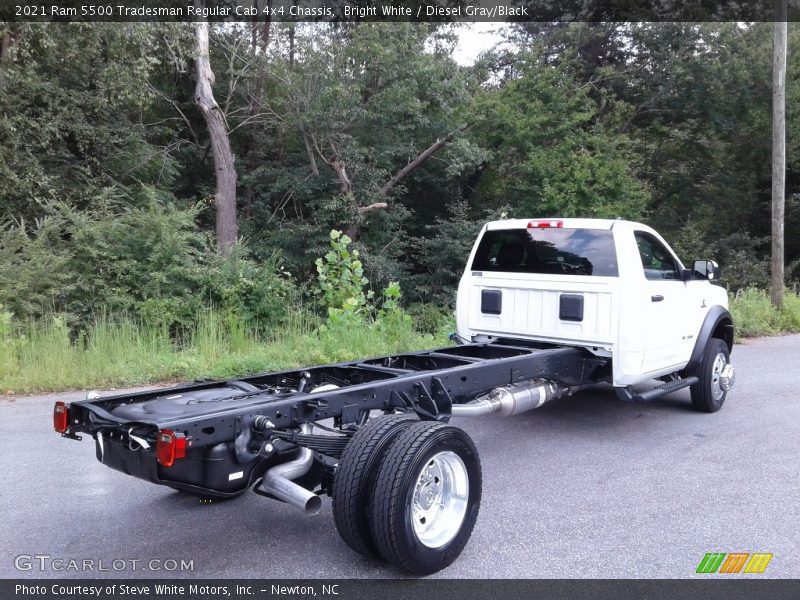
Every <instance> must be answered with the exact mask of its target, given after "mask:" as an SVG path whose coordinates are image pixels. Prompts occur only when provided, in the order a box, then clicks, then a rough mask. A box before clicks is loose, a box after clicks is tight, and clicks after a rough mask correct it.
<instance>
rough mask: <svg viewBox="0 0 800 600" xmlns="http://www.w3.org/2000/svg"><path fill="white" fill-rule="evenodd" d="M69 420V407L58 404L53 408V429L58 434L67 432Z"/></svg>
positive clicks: (61, 403)
mask: <svg viewBox="0 0 800 600" xmlns="http://www.w3.org/2000/svg"><path fill="white" fill-rule="evenodd" d="M68 420H69V410H67V405H66V404H64V403H63V402H56V405H55V406H54V407H53V429H55V430H56V431H57V432H58V433H64V432H65V431H66V430H67V422H68Z"/></svg>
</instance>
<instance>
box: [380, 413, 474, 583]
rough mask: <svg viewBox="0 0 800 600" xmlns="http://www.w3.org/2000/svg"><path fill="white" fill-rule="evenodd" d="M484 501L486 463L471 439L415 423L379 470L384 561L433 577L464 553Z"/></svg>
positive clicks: (447, 428)
mask: <svg viewBox="0 0 800 600" xmlns="http://www.w3.org/2000/svg"><path fill="white" fill-rule="evenodd" d="M480 502H481V463H480V459H479V457H478V452H477V450H476V449H475V445H474V444H473V443H472V440H471V439H470V438H469V436H468V435H467V434H466V433H465V432H464V431H462V430H461V429H458V428H457V427H453V426H451V425H445V424H443V423H435V422H431V421H423V422H419V423H414V424H413V425H411V426H409V427H408V428H407V429H406V430H405V431H403V433H401V434H400V436H399V437H398V438H397V440H396V441H395V443H394V444H393V445H392V448H391V449H390V450H389V452H388V453H387V454H386V456H385V457H384V459H383V462H382V463H381V467H380V470H379V471H378V477H377V481H376V485H375V495H374V499H373V503H372V507H371V508H372V511H371V512H372V514H371V522H370V529H371V531H372V537H373V539H374V541H375V545H376V547H377V548H378V551H379V553H380V555H381V556H382V557H383V559H384V560H386V561H387V562H389V563H391V564H393V565H395V566H396V567H398V568H400V569H403V570H405V571H408V572H409V573H413V574H415V575H429V574H431V573H435V572H436V571H440V570H441V569H444V568H445V567H447V566H448V565H450V564H451V563H452V562H453V561H454V560H455V559H456V558H458V556H459V554H461V551H462V550H463V549H464V546H465V545H466V544H467V541H468V540H469V538H470V535H471V534H472V529H473V527H474V526H475V521H476V520H477V518H478V510H479V508H480Z"/></svg>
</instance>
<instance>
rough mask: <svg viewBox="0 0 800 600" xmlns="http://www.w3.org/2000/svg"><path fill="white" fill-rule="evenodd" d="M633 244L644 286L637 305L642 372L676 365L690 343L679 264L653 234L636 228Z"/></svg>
mask: <svg viewBox="0 0 800 600" xmlns="http://www.w3.org/2000/svg"><path fill="white" fill-rule="evenodd" d="M634 237H635V238H636V245H637V246H638V248H639V257H640V258H641V261H642V269H643V274H644V285H643V286H642V292H641V293H642V296H641V298H640V302H641V304H640V306H642V309H643V311H644V313H645V317H646V318H645V322H646V323H647V334H646V339H645V351H644V364H643V365H642V372H643V373H651V372H654V371H663V370H664V369H668V368H671V367H675V368H679V367H680V366H681V364H682V362H681V361H682V359H684V356H683V355H684V354H685V351H684V347H685V346H687V344H690V343H692V342H691V340H687V338H686V336H687V332H686V331H684V327H683V326H682V325H683V323H685V319H683V317H682V314H683V312H684V311H685V310H686V309H687V308H688V307H687V306H686V300H687V293H686V284H685V283H684V282H683V280H682V279H681V265H680V263H679V262H678V260H677V259H676V258H675V256H674V255H673V254H672V252H671V251H670V250H669V249H668V248H667V247H666V246H665V245H664V244H663V243H662V242H661V241H660V240H659V239H658V238H657V237H656V236H654V235H653V234H651V233H648V232H646V231H635V232H634Z"/></svg>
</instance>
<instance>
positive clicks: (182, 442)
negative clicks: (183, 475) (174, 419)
mask: <svg viewBox="0 0 800 600" xmlns="http://www.w3.org/2000/svg"><path fill="white" fill-rule="evenodd" d="M184 456H186V436H185V435H183V434H182V433H176V432H174V431H172V430H171V429H162V430H160V431H159V432H158V440H157V441H156V458H157V459H158V462H159V463H160V464H161V466H163V467H171V466H172V465H173V464H175V461H176V460H177V459H179V458H183V457H184Z"/></svg>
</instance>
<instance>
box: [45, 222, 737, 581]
mask: <svg viewBox="0 0 800 600" xmlns="http://www.w3.org/2000/svg"><path fill="white" fill-rule="evenodd" d="M719 276H720V272H719V267H718V266H717V265H716V263H714V262H713V261H710V260H697V261H694V263H693V265H692V268H691V269H686V268H685V267H684V266H683V264H682V263H681V261H680V260H679V259H678V258H677V256H676V255H675V253H674V252H673V251H672V250H671V249H670V247H669V245H667V243H666V242H665V241H664V240H663V239H662V238H661V237H660V236H659V235H658V233H656V232H655V231H653V230H652V229H651V228H649V227H647V226H645V225H641V224H639V223H632V222H628V221H621V220H596V219H523V220H505V221H495V222H492V223H488V224H487V225H486V226H484V228H483V229H482V231H481V233H480V235H479V236H478V239H477V240H476V242H475V245H474V247H473V250H472V252H471V254H470V257H469V260H468V263H467V268H466V270H465V272H464V275H463V277H462V279H461V283H460V285H459V289H458V297H457V324H458V331H457V333H454V334H453V336H452V339H453V340H454V341H456V342H458V344H459V345H454V346H448V347H446V348H439V349H436V350H427V351H422V352H411V353H407V354H400V355H395V356H385V357H379V358H366V359H363V360H358V361H351V362H347V363H340V364H335V365H323V366H316V367H309V368H307V369H298V370H294V371H285V372H280V373H264V374H260V375H254V376H251V377H244V378H241V379H238V380H232V381H201V382H195V383H191V384H185V385H181V386H177V387H174V388H170V389H168V390H158V391H150V392H142V393H136V394H122V395H115V396H108V397H102V396H100V395H98V394H95V393H92V394H91V395H90V396H87V399H86V400H84V401H80V402H73V403H71V404H69V405H67V404H65V403H64V402H57V403H56V405H55V407H54V412H53V425H54V428H55V430H56V431H57V432H58V433H60V434H61V435H62V436H64V437H67V438H71V439H80V438H81V436H80V434H81V433H86V434H89V435H91V436H92V437H93V438H94V441H95V453H96V457H97V459H98V460H99V461H100V462H101V463H103V464H104V465H106V466H109V467H111V468H114V469H117V470H120V471H122V472H124V473H127V474H129V475H133V476H136V477H140V478H143V479H146V480H148V481H152V482H153V483H156V484H160V485H165V486H169V487H171V488H174V489H176V490H179V491H181V492H185V493H191V494H197V495H201V496H207V497H214V498H232V497H235V496H238V495H240V494H242V493H243V492H245V491H247V490H248V489H252V490H253V491H254V492H256V493H257V494H260V495H262V496H266V497H269V498H272V499H276V500H280V501H283V502H286V503H288V504H290V505H292V506H295V507H297V508H299V509H301V510H302V511H304V512H306V513H307V514H314V513H317V512H319V510H320V508H321V505H322V500H321V497H322V496H325V495H327V496H330V497H331V499H332V512H333V518H334V522H335V524H336V528H337V530H338V531H339V534H340V535H341V536H342V539H343V540H344V541H345V542H346V543H347V544H348V545H349V546H350V547H351V548H352V549H353V550H355V551H356V552H359V553H361V554H364V555H366V556H371V557H374V558H378V559H382V560H385V561H387V562H389V563H391V564H392V565H394V566H396V567H398V568H400V569H402V570H405V571H407V572H410V573H414V574H417V575H425V574H430V573H434V572H436V571H438V570H440V569H443V568H445V567H446V566H448V565H449V564H450V563H452V562H453V561H454V560H455V559H456V558H457V557H458V555H459V554H460V553H461V551H462V549H463V548H464V546H465V545H466V543H467V541H468V540H469V537H470V535H471V533H472V529H473V527H474V525H475V522H476V520H477V518H478V510H479V507H480V502H481V485H482V482H481V467H480V460H479V458H478V452H477V449H476V448H475V445H474V444H473V442H472V440H471V439H470V438H469V436H468V435H467V434H466V433H465V432H464V431H463V430H461V429H459V428H457V427H454V426H452V425H450V424H449V421H450V419H451V417H476V416H483V415H490V414H496V415H498V416H511V415H515V414H519V413H521V412H524V411H528V410H531V409H534V408H537V407H539V406H541V405H542V404H544V403H545V402H548V401H550V400H554V399H556V398H559V397H561V396H563V395H567V394H571V393H573V392H574V391H576V390H578V389H580V388H582V387H584V386H587V385H595V384H598V383H608V384H610V385H613V386H614V389H615V390H616V391H617V394H618V396H619V397H620V398H622V399H624V400H629V401H645V400H653V399H655V398H658V397H661V396H664V395H666V394H668V393H670V392H673V391H676V390H679V389H681V388H685V387H689V388H690V390H691V391H690V394H691V402H692V404H693V406H694V407H695V408H696V409H697V410H699V411H702V412H707V413H710V412H715V411H717V410H719V409H720V408H721V407H722V405H723V403H724V401H725V398H726V395H727V393H728V391H729V390H730V389H731V387H732V386H733V383H734V370H733V367H732V366H731V364H730V352H731V348H732V346H733V321H732V319H731V315H730V313H729V312H728V310H727V295H726V294H725V291H724V290H723V289H722V288H720V287H717V286H714V285H712V282H713V281H716V280H717V279H719ZM654 379H656V380H660V381H659V382H658V383H657V384H656V385H648V386H646V389H642V386H641V385H636V384H646V382H649V381H651V380H654ZM634 385H636V388H633V387H632V386H634ZM377 411H381V412H382V413H383V414H382V415H379V416H375V415H376V413H377ZM198 526H201V525H198ZM242 526H243V527H246V526H247V525H246V523H244V522H243V525H242ZM232 533H233V534H234V535H235V533H234V532H232Z"/></svg>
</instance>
